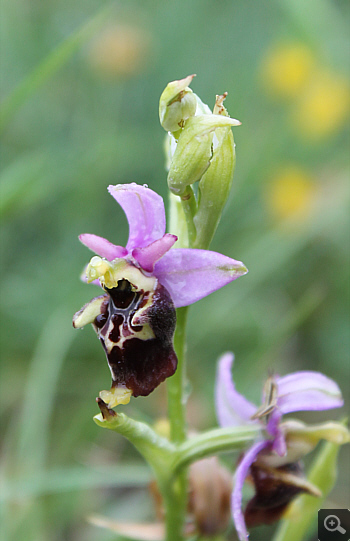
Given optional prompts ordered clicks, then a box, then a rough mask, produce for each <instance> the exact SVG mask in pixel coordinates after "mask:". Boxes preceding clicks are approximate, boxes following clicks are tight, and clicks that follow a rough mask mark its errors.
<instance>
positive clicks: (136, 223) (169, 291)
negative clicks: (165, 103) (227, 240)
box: [73, 183, 247, 407]
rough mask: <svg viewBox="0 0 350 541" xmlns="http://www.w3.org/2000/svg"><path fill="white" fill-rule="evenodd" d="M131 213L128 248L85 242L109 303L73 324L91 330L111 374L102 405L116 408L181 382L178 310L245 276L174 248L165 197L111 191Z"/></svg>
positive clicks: (92, 277)
mask: <svg viewBox="0 0 350 541" xmlns="http://www.w3.org/2000/svg"><path fill="white" fill-rule="evenodd" d="M108 190H109V193H110V194H111V195H112V196H113V197H114V199H115V200H116V201H117V202H118V203H119V205H120V206H121V207H122V209H123V210H124V212H125V215H126V217H127V220H128V223H129V238H128V241H127V244H126V246H125V247H123V246H118V245H115V244H112V243H111V242H109V241H108V240H106V239H105V238H102V237H99V236H97V235H93V234H89V233H86V234H83V235H80V237H79V239H80V241H81V242H82V243H83V244H84V245H85V246H87V247H88V248H90V249H91V250H92V251H93V252H95V254H97V255H96V256H94V257H93V258H92V259H91V261H90V263H89V264H88V266H87V268H86V277H85V279H86V281H87V282H89V283H90V282H93V283H95V284H98V285H100V286H101V287H102V289H103V290H104V295H100V296H98V297H96V298H94V299H93V300H92V301H91V302H90V303H88V304H86V305H85V306H84V307H83V308H82V309H81V310H80V311H79V312H77V313H76V314H75V316H74V318H73V325H74V327H76V328H80V327H83V326H85V325H86V324H88V323H92V324H93V327H94V329H95V331H96V333H97V335H98V337H99V339H100V341H101V343H102V345H103V347H104V350H105V352H106V355H107V360H108V364H109V368H110V370H111V374H112V389H111V391H102V392H101V393H100V397H101V398H102V400H104V401H105V402H106V403H107V404H108V405H109V406H110V407H114V406H115V405H117V404H119V403H128V401H129V400H130V396H139V395H142V396H147V395H148V394H149V393H150V392H152V391H153V390H154V389H155V387H157V386H158V385H159V384H160V383H161V382H162V381H164V380H165V379H166V378H167V377H169V376H171V375H173V374H174V372H175V370H176V366H177V359H176V355H175V352H174V349H173V343H172V341H173V334H174V330H175V323H176V317H175V308H177V307H181V306H187V305H189V304H192V303H194V302H196V301H198V300H200V299H201V298H203V297H205V296H207V295H209V294H210V293H212V292H213V291H216V290H217V289H219V288H221V287H223V286H224V285H226V284H228V283H229V282H232V281H233V280H235V279H236V278H238V277H239V276H242V275H244V274H246V272H247V269H246V267H245V266H244V265H243V263H241V262H240V261H236V260H234V259H231V258H229V257H226V256H224V255H222V254H219V253H216V252H211V251H208V250H197V249H188V248H174V247H173V246H174V244H175V242H176V240H177V237H176V236H175V235H171V234H168V233H165V227H166V221H165V210H164V203H163V199H162V197H160V196H159V195H158V194H157V193H155V192H154V191H152V190H151V189H149V188H148V187H147V186H141V185H138V184H135V183H132V184H120V185H116V186H109V188H108Z"/></svg>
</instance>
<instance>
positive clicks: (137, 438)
mask: <svg viewBox="0 0 350 541" xmlns="http://www.w3.org/2000/svg"><path fill="white" fill-rule="evenodd" d="M94 421H95V423H96V424H97V425H98V426H101V427H102V428H108V429H109V430H113V431H114V432H118V433H119V434H122V435H123V436H124V437H125V438H127V439H128V440H129V441H130V442H131V443H132V444H133V445H134V447H135V448H136V449H137V450H138V451H139V452H140V453H141V455H142V456H143V457H144V458H145V460H147V462H148V463H149V465H150V466H151V467H152V469H153V471H154V472H155V474H156V477H157V479H158V481H159V482H160V483H163V482H164V480H166V479H167V478H168V477H169V471H172V463H173V457H174V454H175V453H176V447H175V445H173V444H172V443H171V442H170V441H169V440H167V439H166V438H163V437H162V436H159V434H157V433H156V432H155V431H154V430H153V429H152V428H151V427H150V426H149V425H147V424H145V423H141V422H140V421H135V420H134V419H131V418H130V417H128V416H127V415H125V414H124V413H118V414H117V415H115V416H110V417H108V418H107V419H104V418H103V416H102V415H101V414H99V415H95V417H94Z"/></svg>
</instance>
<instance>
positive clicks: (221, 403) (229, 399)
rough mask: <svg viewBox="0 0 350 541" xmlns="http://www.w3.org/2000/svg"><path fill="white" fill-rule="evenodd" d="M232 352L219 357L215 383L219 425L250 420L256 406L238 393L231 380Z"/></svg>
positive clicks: (244, 422) (230, 424) (235, 423)
mask: <svg viewBox="0 0 350 541" xmlns="http://www.w3.org/2000/svg"><path fill="white" fill-rule="evenodd" d="M233 361H234V355H233V353H225V354H224V355H223V356H222V357H220V359H219V362H218V369H217V375H216V384H215V404H216V415H217V417H218V421H219V424H220V425H221V426H224V427H226V426H239V425H243V424H247V423H255V424H256V422H257V421H251V417H252V415H254V413H255V412H256V410H257V407H256V406H255V405H254V404H252V403H251V402H249V400H247V399H246V398H245V397H244V396H243V395H241V394H240V393H238V392H237V391H236V389H235V385H234V383H233V380H232V375H231V369H232V365H233Z"/></svg>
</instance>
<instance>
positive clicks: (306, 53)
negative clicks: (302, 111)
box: [261, 43, 314, 98]
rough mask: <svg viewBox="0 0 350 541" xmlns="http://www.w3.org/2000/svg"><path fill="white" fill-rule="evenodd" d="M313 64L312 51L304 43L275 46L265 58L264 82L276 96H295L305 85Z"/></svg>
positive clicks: (267, 88)
mask: <svg viewBox="0 0 350 541" xmlns="http://www.w3.org/2000/svg"><path fill="white" fill-rule="evenodd" d="M313 65H314V58H313V55H312V52H311V51H310V49H309V48H308V47H306V46H305V45H303V44H302V43H289V44H283V45H282V44H281V45H279V46H275V47H274V48H273V49H271V50H270V51H268V53H267V55H266V56H265V58H264V59H263V62H262V66H261V77H262V83H263V85H264V87H265V88H266V91H267V92H268V93H269V94H271V95H272V96H274V97H287V98H289V97H293V96H295V95H297V94H298V92H299V91H300V90H301V88H302V87H303V86H304V85H305V83H306V81H307V79H308V78H309V76H310V73H311V71H312V68H313Z"/></svg>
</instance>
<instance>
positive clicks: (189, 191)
mask: <svg viewBox="0 0 350 541" xmlns="http://www.w3.org/2000/svg"><path fill="white" fill-rule="evenodd" d="M181 204H182V208H183V211H184V214H185V218H186V225H187V234H188V243H189V246H190V247H192V246H193V245H194V243H195V240H196V234H197V232H196V227H195V225H194V222H193V218H194V216H195V215H196V212H197V203H196V198H195V195H194V191H193V188H192V186H186V189H185V192H184V193H183V195H181Z"/></svg>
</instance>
